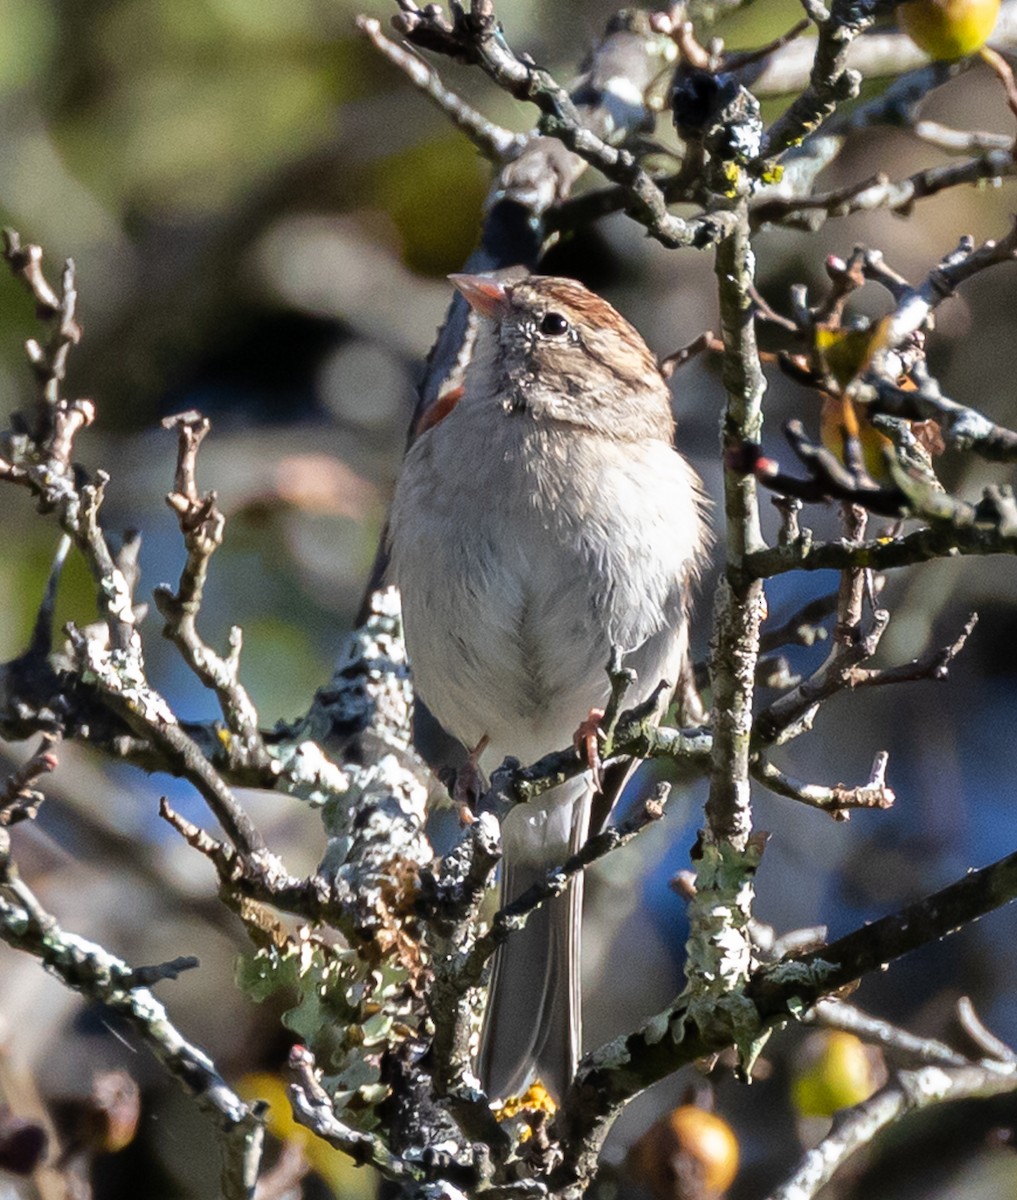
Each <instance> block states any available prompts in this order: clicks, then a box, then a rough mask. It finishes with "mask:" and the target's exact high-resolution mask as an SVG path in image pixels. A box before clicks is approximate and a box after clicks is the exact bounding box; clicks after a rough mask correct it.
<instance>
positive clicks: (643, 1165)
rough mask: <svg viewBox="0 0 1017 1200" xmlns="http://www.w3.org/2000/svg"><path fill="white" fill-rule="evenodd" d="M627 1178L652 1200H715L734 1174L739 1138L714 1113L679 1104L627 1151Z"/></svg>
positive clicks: (724, 1190) (736, 1169)
mask: <svg viewBox="0 0 1017 1200" xmlns="http://www.w3.org/2000/svg"><path fill="white" fill-rule="evenodd" d="M627 1165H628V1170H629V1173H630V1174H631V1176H632V1178H633V1179H634V1180H635V1182H636V1183H638V1184H639V1185H640V1186H641V1187H644V1188H646V1189H647V1191H649V1192H651V1193H652V1194H653V1196H654V1197H655V1200H707V1198H710V1200H715V1198H717V1197H720V1196H722V1195H723V1194H724V1192H726V1191H727V1189H728V1188H729V1187H730V1186H731V1184H732V1183H733V1182H734V1177H735V1175H736V1174H737V1171H738V1139H737V1138H736V1137H735V1135H734V1131H733V1130H732V1128H731V1126H730V1125H729V1124H728V1123H727V1121H725V1120H724V1119H723V1117H718V1116H717V1114H716V1113H712V1112H708V1111H707V1110H706V1109H705V1108H700V1107H698V1105H695V1104H682V1105H680V1106H679V1107H678V1108H676V1109H674V1110H673V1111H672V1112H670V1113H668V1114H667V1116H666V1117H662V1118H661V1119H660V1120H659V1121H658V1122H657V1123H656V1124H655V1125H651V1126H650V1128H649V1129H648V1130H647V1131H646V1133H644V1134H643V1136H642V1137H641V1138H640V1139H639V1141H637V1142H636V1143H635V1145H634V1146H633V1147H632V1149H631V1150H630V1151H629V1154H628V1159H627Z"/></svg>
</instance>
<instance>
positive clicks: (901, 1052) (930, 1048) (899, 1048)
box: [804, 997, 973, 1067]
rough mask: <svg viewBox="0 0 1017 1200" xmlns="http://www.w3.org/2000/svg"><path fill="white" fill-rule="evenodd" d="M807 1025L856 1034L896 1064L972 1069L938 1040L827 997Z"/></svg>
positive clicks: (966, 1058) (963, 1058)
mask: <svg viewBox="0 0 1017 1200" xmlns="http://www.w3.org/2000/svg"><path fill="white" fill-rule="evenodd" d="M804 1022H805V1024H807V1025H819V1026H820V1027H822V1028H823V1029H840V1030H843V1031H844V1032H845V1033H853V1034H854V1035H855V1036H856V1037H859V1038H861V1039H862V1041H865V1042H870V1043H871V1044H872V1045H874V1046H879V1047H880V1049H882V1050H885V1051H886V1052H887V1053H888V1054H890V1055H892V1056H893V1058H894V1059H895V1060H896V1061H899V1062H904V1063H909V1064H911V1065H918V1064H921V1065H928V1066H940V1067H969V1066H972V1065H973V1064H972V1062H971V1059H970V1058H968V1057H967V1056H966V1055H964V1054H960V1053H958V1051H956V1050H952V1049H951V1048H950V1047H949V1046H947V1045H946V1044H945V1043H943V1042H940V1041H937V1040H936V1039H935V1038H926V1037H917V1036H916V1035H915V1034H913V1033H910V1032H909V1031H908V1030H907V1029H901V1028H900V1026H898V1025H893V1024H891V1023H890V1022H889V1021H884V1020H882V1019H881V1018H880V1017H873V1016H871V1015H870V1014H869V1013H866V1012H863V1011H862V1010H861V1009H860V1008H856V1007H855V1006H854V1005H853V1004H847V1003H845V1002H844V1001H843V1000H838V999H836V998H834V997H827V998H826V999H825V1000H820V1001H819V1003H818V1004H817V1005H816V1006H815V1007H814V1008H813V1009H811V1010H810V1011H809V1012H808V1013H807V1014H806V1016H805V1018H804Z"/></svg>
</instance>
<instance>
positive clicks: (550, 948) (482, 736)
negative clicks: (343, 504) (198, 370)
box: [390, 275, 709, 1098]
mask: <svg viewBox="0 0 1017 1200" xmlns="http://www.w3.org/2000/svg"><path fill="white" fill-rule="evenodd" d="M450 278H451V281H452V283H453V284H454V285H455V286H456V287H457V288H458V289H459V291H460V292H461V293H462V294H463V296H464V297H465V298H466V300H467V301H468V302H469V304H470V306H471V307H472V309H473V311H474V313H475V314H476V324H477V328H476V336H475V341H474V344H473V349H472V355H471V358H470V360H469V363H468V365H467V367H466V370H465V373H464V376H463V382H462V387H461V389H457V391H456V393H455V395H454V397H452V398H451V399H448V398H447V399H446V402H445V403H443V404H442V405H441V406H440V419H437V420H432V421H430V422H428V423H427V426H426V428H424V429H423V432H421V433H419V436H417V438H416V440H415V441H414V442H413V443H412V445H411V446H410V448H409V451H408V452H407V455H406V459H405V462H404V464H403V468H402V471H401V474H400V478H399V481H398V484H397V488H396V493H395V498H394V502H393V507H392V512H391V518H390V555H391V559H390V561H391V567H390V578H391V579H392V580H393V581H394V582H395V583H396V585H397V586H398V587H399V589H400V592H401V596H402V604H403V618H404V624H405V635H406V643H407V650H408V653H409V657H410V662H411V665H412V670H413V676H414V683H415V687H416V689H417V693H418V695H419V696H420V697H421V699H422V700H423V701H424V702H425V703H426V705H427V706H428V708H429V709H430V710H431V712H432V713H433V714H434V716H435V717H436V718H437V720H438V721H439V722H440V723H441V725H442V726H444V728H445V729H446V730H447V731H448V733H450V734H451V735H452V736H453V737H455V738H456V739H458V740H459V741H460V742H461V743H462V744H463V745H464V746H465V747H466V748H467V750H469V751H471V752H472V753H473V756H474V760H475V763H476V765H477V767H478V768H479V769H480V770H481V771H482V772H485V773H489V772H490V771H491V770H492V769H493V768H494V767H496V766H498V765H500V763H501V762H502V761H503V760H504V759H505V758H506V757H507V756H509V755H511V756H513V757H515V758H517V759H519V760H521V761H522V762H524V763H529V762H534V761H536V760H537V759H538V758H540V757H542V756H543V755H544V754H546V753H548V752H550V751H553V750H560V749H562V748H563V747H567V746H568V745H569V744H570V742H571V741H572V740H573V736H574V734H575V731H576V730H577V728H578V727H579V726H580V725H581V724H582V723H583V722H584V719H587V718H588V717H589V715H590V713H591V711H592V710H597V709H600V708H602V707H603V706H604V704H605V702H606V700H607V698H608V694H609V690H610V685H609V680H608V676H607V671H606V667H607V663H608V661H609V658H610V656H611V653H612V649H613V648H618V649H620V650H621V651H622V653H623V655H624V663H625V665H626V666H627V667H629V668H631V669H633V670H634V672H635V674H636V683H635V684H634V685H633V687H632V689H631V690H630V691H629V692H628V693H627V694H626V704H629V703H631V704H637V703H640V702H642V701H644V700H646V699H648V698H649V697H650V696H651V695H652V694H654V693H655V692H656V691H658V689H659V685H660V684H661V683H662V682H663V681H666V682H667V683H668V685H669V686H670V687H671V688H672V689H673V688H674V687H675V686H676V685H677V684H679V683H680V682H681V681H682V680H683V679H684V678H685V677H686V673H687V672H688V671H689V663H688V627H689V603H690V597H691V594H692V591H693V587H694V583H695V580H696V577H697V574H698V572H699V570H700V567H701V565H702V562H703V559H704V556H705V553H706V550H707V547H708V543H709V533H708V526H707V523H706V519H705V501H704V496H703V491H702V485H701V483H700V480H699V478H698V477H697V475H696V473H695V472H694V471H693V469H692V467H691V466H690V465H689V463H688V462H687V461H686V460H685V459H684V458H683V457H682V456H681V455H680V454H679V453H678V452H677V450H676V449H675V448H674V444H673V436H674V419H673V416H672V412H671V395H670V390H669V388H668V385H667V383H666V381H665V379H664V377H663V375H662V374H661V372H660V369H659V368H658V365H657V362H656V359H655V358H654V356H653V354H652V353H651V351H650V349H649V348H648V346H647V345H646V343H645V342H644V340H643V338H642V337H641V336H640V335H639V333H638V332H637V331H636V330H635V329H634V328H633V326H632V325H630V324H629V322H628V321H626V320H625V318H624V317H622V316H621V315H620V314H619V313H618V312H616V311H615V309H614V308H612V307H611V305H610V304H608V303H607V302H606V301H605V300H603V299H602V298H601V297H599V296H597V295H595V294H594V293H593V292H590V291H589V290H587V289H586V288H585V287H583V286H582V285H581V284H579V283H577V282H575V281H574V280H571V279H564V278H553V277H541V276H535V275H530V276H525V277H522V278H518V277H516V278H513V279H512V280H507V279H501V278H495V277H493V276H485V275H453V276H450ZM453 400H454V402H452V401H453ZM666 700H667V694H666V692H665V694H664V696H663V701H664V703H665V704H666ZM596 791H597V783H596V778H595V773H594V771H592V770H591V771H587V772H586V773H584V774H582V775H580V776H578V777H576V778H574V779H571V780H569V781H568V782H566V783H563V784H561V785H559V786H557V787H555V788H553V789H551V790H550V791H549V792H546V793H545V794H544V795H543V796H541V797H540V799H539V800H537V801H536V802H533V803H529V804H521V805H518V806H517V807H516V808H515V809H513V810H512V811H511V812H510V813H509V815H508V816H507V817H506V819H505V820H504V822H503V825H502V845H503V853H504V858H503V863H502V869H501V897H502V901H503V902H505V903H508V902H510V901H511V900H513V899H514V898H516V897H517V896H519V895H520V894H521V893H522V892H523V891H525V890H526V889H527V888H529V887H530V886H531V885H532V884H534V883H537V882H541V881H543V880H544V879H545V878H546V875H547V872H548V871H549V870H551V869H553V868H555V867H558V866H560V865H561V864H562V863H563V862H564V861H565V859H566V858H568V856H569V855H570V854H572V853H574V852H575V851H576V850H577V849H578V848H579V847H580V846H581V845H582V844H583V843H584V842H585V841H586V839H587V837H588V836H589V834H590V832H591V831H590V821H591V806H592V802H593V798H594V794H595V792H596ZM582 890H583V889H582V875H579V876H577V877H576V878H575V879H574V881H573V882H572V885H571V887H570V888H569V890H568V892H567V893H566V894H565V895H563V896H561V897H558V898H556V899H554V900H551V901H550V902H547V903H545V904H544V905H543V906H542V907H541V908H540V909H538V910H537V911H536V912H534V913H533V914H532V915H531V916H530V918H529V920H528V922H527V924H526V926H525V927H524V928H523V929H522V930H520V931H518V932H516V933H514V934H513V935H512V936H510V938H509V939H508V941H507V942H506V944H505V945H504V946H503V947H502V949H501V950H500V951H499V953H498V955H497V956H496V960H495V965H494V971H493V976H492V981H491V986H490V990H489V998H488V1004H487V1009H486V1012H485V1017H484V1025H483V1030H482V1033H481V1049H480V1061H479V1073H480V1077H481V1081H482V1083H483V1085H484V1087H485V1090H486V1091H487V1093H488V1095H489V1096H491V1097H492V1098H493V1097H501V1098H507V1097H509V1096H514V1095H518V1094H520V1093H521V1092H522V1091H523V1090H524V1089H525V1088H526V1087H527V1085H528V1084H529V1083H531V1082H533V1081H534V1080H538V1081H539V1082H540V1083H542V1084H543V1086H544V1087H545V1088H546V1089H547V1090H548V1091H549V1092H550V1093H551V1095H552V1096H553V1097H555V1098H560V1097H561V1095H562V1094H563V1093H564V1091H565V1089H566V1087H567V1086H568V1084H569V1082H570V1081H571V1078H572V1076H573V1074H574V1072H575V1068H576V1065H577V1063H578V1059H579V1053H580V1047H581V1036H582V1035H581V1020H580V918H581V912H582Z"/></svg>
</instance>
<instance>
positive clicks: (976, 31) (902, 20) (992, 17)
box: [897, 0, 999, 59]
mask: <svg viewBox="0 0 1017 1200" xmlns="http://www.w3.org/2000/svg"><path fill="white" fill-rule="evenodd" d="M998 16H999V0H910V2H909V3H907V4H901V5H898V7H897V20H898V22H899V24H900V27H901V29H903V30H904V32H905V33H906V34H907V35H908V37H909V38H910V39H911V40H912V41H913V42H914V43H915V45H916V46H918V48H919V49H920V50H924V51H925V53H926V54H928V56H929V57H930V58H933V59H951V58H964V57H965V56H966V55H968V54H974V52H975V51H976V50H980V49H981V48H982V47H983V46H984V45H985V43H986V42H987V41H988V39H989V37H990V36H991V34H992V31H993V29H994V28H995V25H996V18H997V17H998Z"/></svg>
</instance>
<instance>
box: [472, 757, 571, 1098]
mask: <svg viewBox="0 0 1017 1200" xmlns="http://www.w3.org/2000/svg"><path fill="white" fill-rule="evenodd" d="M593 791H594V787H593V782H592V779H591V778H590V777H589V776H581V777H579V778H577V779H574V780H569V782H568V783H564V784H562V785H561V786H560V787H558V788H555V789H554V790H553V792H551V793H549V794H548V796H547V797H546V798H545V797H541V800H540V801H539V802H538V803H536V804H523V805H520V806H519V807H518V808H517V809H515V810H514V811H513V812H512V813H511V814H510V815H509V817H508V819H507V820H506V821H505V824H504V827H503V841H504V850H505V858H504V866H503V870H502V886H501V898H502V903H503V904H508V903H511V902H512V901H513V900H515V899H517V898H518V897H519V896H520V895H522V893H523V892H525V891H526V890H527V889H528V888H530V887H532V886H533V885H534V884H536V883H543V881H544V880H545V878H546V877H547V872H548V871H549V870H551V869H553V868H554V867H557V866H561V864H562V863H563V862H564V861H565V859H566V858H567V857H568V856H569V854H570V853H573V852H574V851H575V850H576V849H578V847H579V846H580V845H581V844H582V842H583V841H585V839H586V835H587V830H588V828H589V821H590V802H591V799H592V796H593ZM582 910H583V876H582V874H579V875H577V876H576V877H575V878H574V879H573V880H572V883H571V885H570V886H569V889H568V891H567V892H566V893H565V894H564V895H563V896H558V897H556V898H555V899H553V900H549V901H545V903H544V904H543V905H542V906H541V907H540V908H539V909H537V910H536V912H533V913H531V914H530V917H529V919H528V920H527V922H526V925H525V926H524V928H522V929H520V930H517V931H516V932H515V933H513V934H512V935H511V936H510V937H509V939H508V940H507V941H506V943H505V944H504V945H503V946H502V948H501V949H500V950H499V951H498V955H497V957H496V959H495V963H494V973H493V976H492V980H491V988H490V993H489V999H488V1005H487V1011H486V1012H485V1014H484V1029H483V1034H482V1037H481V1051H480V1076H481V1080H482V1081H483V1084H484V1088H485V1090H486V1091H487V1093H488V1095H489V1096H491V1097H499V1098H501V1099H506V1098H507V1097H509V1096H517V1095H520V1094H521V1093H522V1092H523V1091H524V1090H525V1089H526V1087H527V1086H528V1085H529V1084H530V1083H532V1082H533V1081H534V1080H539V1081H540V1083H542V1084H543V1085H544V1087H545V1088H546V1089H547V1090H548V1092H550V1094H551V1095H552V1097H554V1098H555V1099H556V1100H557V1099H560V1098H561V1096H562V1095H563V1093H564V1091H565V1089H566V1088H567V1087H568V1084H569V1083H570V1082H571V1079H572V1076H573V1075H574V1074H575V1069H576V1064H577V1063H578V1061H579V1053H580V1047H581V1040H582V1026H581V1007H580V977H581V976H580V922H581V919H582Z"/></svg>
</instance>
